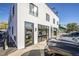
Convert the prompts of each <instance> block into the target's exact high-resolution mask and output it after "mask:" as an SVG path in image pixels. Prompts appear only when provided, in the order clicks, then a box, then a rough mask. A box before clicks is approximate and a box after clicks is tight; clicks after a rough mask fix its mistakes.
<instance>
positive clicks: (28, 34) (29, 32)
mask: <svg viewBox="0 0 79 59" xmlns="http://www.w3.org/2000/svg"><path fill="white" fill-rule="evenodd" d="M33 28H34V25H33V23H29V22H25V46H29V45H32V44H33V37H34V36H33V35H34V34H33V32H34V31H33Z"/></svg>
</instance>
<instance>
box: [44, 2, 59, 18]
mask: <svg viewBox="0 0 79 59" xmlns="http://www.w3.org/2000/svg"><path fill="white" fill-rule="evenodd" d="M45 5H46V6H47V7H48V8H49V9H50V10H51V11H52V12H54V11H53V10H52V9H51V8H50V7H49V6H48V5H47V3H45ZM54 14H55V15H56V16H57V17H59V15H57V14H56V13H55V12H54Z"/></svg>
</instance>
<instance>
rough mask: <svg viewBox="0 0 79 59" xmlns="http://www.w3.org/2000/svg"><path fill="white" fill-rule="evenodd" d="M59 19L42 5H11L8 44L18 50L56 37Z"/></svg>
mask: <svg viewBox="0 0 79 59" xmlns="http://www.w3.org/2000/svg"><path fill="white" fill-rule="evenodd" d="M58 23H59V17H58V16H57V15H56V14H55V13H54V12H53V11H52V10H51V9H50V8H49V7H48V6H47V5H46V4H43V3H18V4H12V7H11V10H10V20H9V28H8V32H9V38H10V39H9V42H11V41H12V42H14V43H13V44H15V45H16V46H17V48H18V49H21V48H25V47H27V46H29V45H32V44H37V43H38V42H41V41H44V40H47V39H48V38H51V37H52V36H54V35H56V32H57V29H58Z"/></svg>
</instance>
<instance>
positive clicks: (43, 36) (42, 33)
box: [38, 25, 49, 42]
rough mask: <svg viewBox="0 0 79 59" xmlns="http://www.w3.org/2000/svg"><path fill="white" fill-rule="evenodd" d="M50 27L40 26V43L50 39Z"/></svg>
mask: <svg viewBox="0 0 79 59" xmlns="http://www.w3.org/2000/svg"><path fill="white" fill-rule="evenodd" d="M48 29H49V28H48V26H44V25H38V42H41V41H44V40H47V39H48V35H49V32H48Z"/></svg>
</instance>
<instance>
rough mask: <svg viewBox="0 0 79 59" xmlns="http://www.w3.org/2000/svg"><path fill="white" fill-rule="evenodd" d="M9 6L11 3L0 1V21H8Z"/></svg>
mask: <svg viewBox="0 0 79 59" xmlns="http://www.w3.org/2000/svg"><path fill="white" fill-rule="evenodd" d="M10 6H11V4H8V3H5V4H2V3H0V22H4V21H5V22H6V21H8V19H9V11H10Z"/></svg>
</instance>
